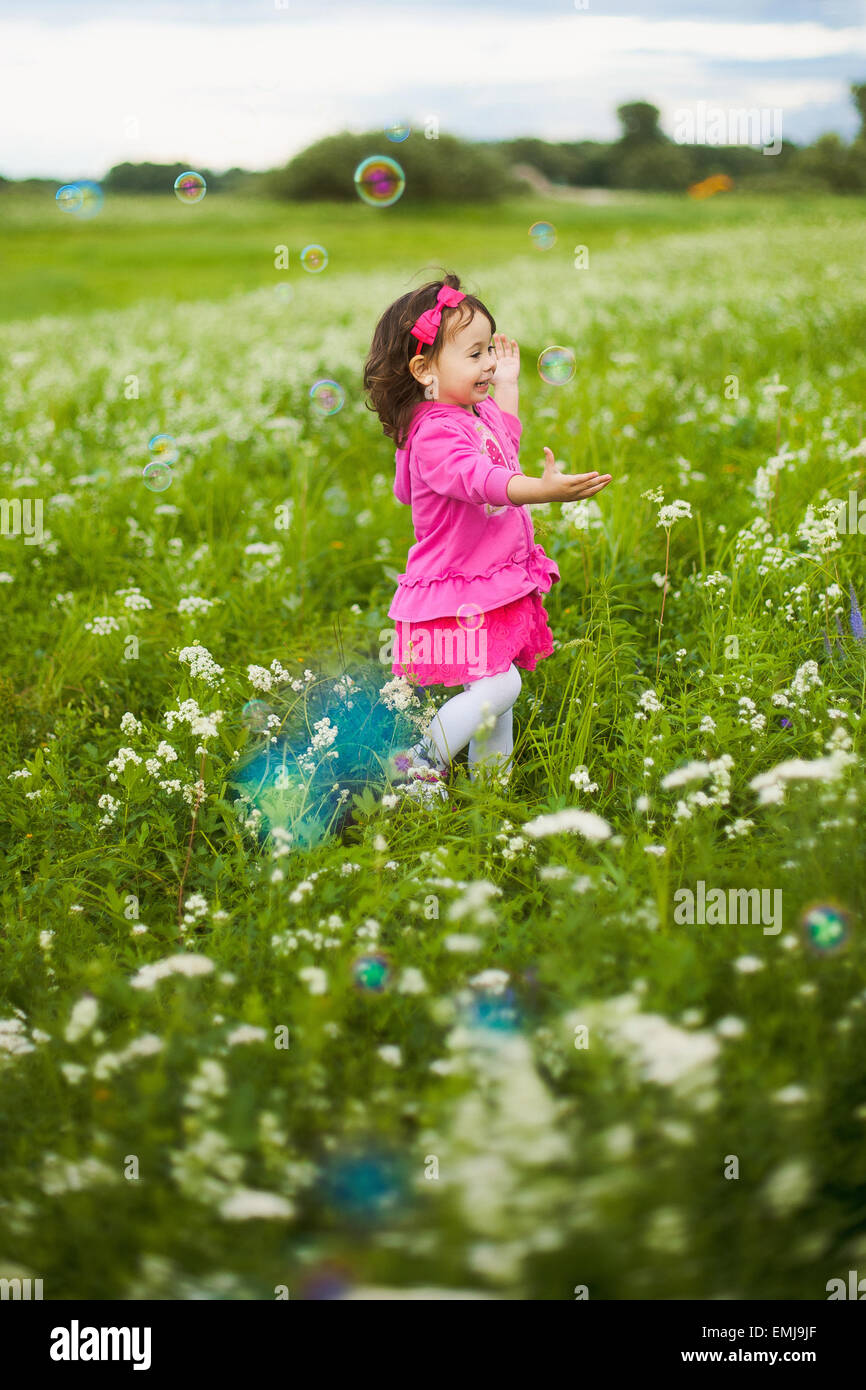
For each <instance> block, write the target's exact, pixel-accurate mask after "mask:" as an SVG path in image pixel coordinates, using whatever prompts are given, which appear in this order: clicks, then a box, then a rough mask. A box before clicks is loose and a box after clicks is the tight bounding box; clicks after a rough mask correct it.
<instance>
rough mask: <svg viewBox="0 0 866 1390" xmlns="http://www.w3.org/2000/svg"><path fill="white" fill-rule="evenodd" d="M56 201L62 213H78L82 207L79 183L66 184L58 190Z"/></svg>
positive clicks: (55, 196)
mask: <svg viewBox="0 0 866 1390" xmlns="http://www.w3.org/2000/svg"><path fill="white" fill-rule="evenodd" d="M54 199H55V201H56V203H57V206H58V207H59V209H60V211H61V212H77V211H78V209H79V208H80V207H81V201H82V200H81V189H80V188H79V187H78V184H77V183H65V184H64V185H63V187H62V188H58V190H57V192H56V193H55V195H54Z"/></svg>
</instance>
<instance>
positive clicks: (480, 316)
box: [364, 274, 611, 780]
mask: <svg viewBox="0 0 866 1390" xmlns="http://www.w3.org/2000/svg"><path fill="white" fill-rule="evenodd" d="M459 285H460V281H459V279H458V277H457V276H456V275H448V274H446V276H445V278H444V280H437V281H433V282H432V283H430V284H427V285H424V286H422V287H421V289H418V290H413V291H412V292H410V293H409V294H404V295H402V296H401V298H400V299H397V300H395V302H394V303H393V304H392V305H390V307H389V308H387V309H386V310H385V312H384V314H383V315H382V317H381V318H380V320H379V322H378V324H377V325H376V331H375V333H374V335H373V342H372V346H371V348H370V353H369V356H368V358H367V362H366V364H365V368H364V386H365V388H366V390H367V392H368V394H369V397H370V401H371V403H372V404H371V405H370V406H369V407H368V408H370V409H373V410H375V412H376V414H377V415H378V416H379V419H380V420H381V422H382V428H383V430H384V432H385V434H386V435H388V436H389V437H390V438H392V439H394V440H395V442H396V444H397V452H396V456H395V459H396V466H397V474H396V481H395V484H394V493H395V495H396V497H397V498H398V499H399V501H401V502H403V503H405V504H407V505H410V504H411V507H412V525H413V528H414V531H415V542H416V543H415V545H413V546H412V547H411V549H410V551H409V557H408V560H407V564H406V573H405V574H403V575H401V576H400V578H399V581H398V586H397V593H396V595H395V597H394V600H393V602H392V604H391V606H390V608H389V610H388V616H389V617H390V618H394V619H395V620H396V623H397V629H396V633H395V636H396V643H397V645H396V653H397V655H396V659H395V660H394V662H393V664H392V667H391V669H392V671H393V672H394V673H395V674H398V675H404V676H405V677H406V678H407V680H409V681H410V683H412V684H413V685H421V686H427V685H432V684H434V683H435V684H440V685H445V686H462V690H461V692H460V693H459V694H457V695H454V696H453V697H452V698H451V699H450V700H448V701H446V703H445V704H444V705H442V706H441V708H440V709H439V710H438V712H437V714H436V715H435V717H434V719H433V721H432V723H431V725H430V728H429V731H428V733H427V734H426V735H425V736H424V738H423V739H421V741H420V742H419V743H417V744H416V745H415V746H414V748H411V749H410V750H409V752H408V753H404V754H399V755H398V756H397V757H396V758H394V759H393V760H392V765H393V766H392V769H391V770H392V771H393V772H395V773H396V774H402V775H403V776H415V777H417V776H418V775H421V776H423V777H424V778H425V780H441V779H442V777H443V774H444V773H445V772H446V771H447V769H448V767H449V765H450V763H451V761H452V759H453V758H454V756H455V754H457V753H459V752H460V750H461V749H462V748H465V747H466V745H467V743H468V744H469V754H468V757H469V775H470V777H473V778H474V776H475V773H476V770H477V768H478V767H479V765H480V764H481V763H482V762H485V763H488V764H489V765H494V764H496V765H498V766H499V767H500V769H503V767H504V764H506V763H507V762H508V760H509V757H510V755H511V752H512V750H513V747H514V742H513V734H512V719H511V714H512V707H513V705H514V702H515V700H516V699H517V697H518V695H519V694H520V689H521V679H520V672H519V671H518V669H517V668H518V667H522V668H523V669H524V670H528V671H533V670H534V669H535V663H536V660H537V659H538V658H539V657H545V656H550V655H551V653H552V652H553V636H552V633H551V631H550V627H549V626H548V622H547V614H546V612H545V610H544V604H543V602H542V597H541V596H542V594H544V593H547V592H548V590H549V589H550V588H551V586H552V585H553V584H555V583H557V582H558V580H559V577H560V576H559V570H558V568H557V566H556V563H555V562H554V561H553V560H551V559H550V558H549V556H547V555H546V554H545V553H544V550H543V548H542V547H541V546H540V545H538V544H536V542H535V538H534V532H533V528H532V521H531V519H530V515H529V511H528V510H527V508H526V506H525V505H524V504H525V503H527V502H571V501H575V500H576V499H577V498H580V497H591V496H593V494H594V493H596V492H600V491H601V489H602V488H604V487H607V485H608V483H609V482H610V481H611V475H610V474H603V475H599V474H598V473H579V474H573V475H566V474H563V473H560V472H559V471H558V468H557V465H556V461H555V459H554V456H553V453H552V451H551V450H550V449H547V448H546V449H545V450H544V453H545V463H544V473H543V477H541V478H527V477H525V476H524V474H523V473H522V472H521V468H520V463H519V461H518V456H517V451H518V446H519V442H520V435H521V430H522V425H521V422H520V420H519V418H518V414H517V408H518V403H517V378H518V374H519V372H520V353H519V350H518V346H517V343H516V342H515V341H514V339H511V340H509V339H508V338H507V337H505V336H504V335H503V334H501V333H497V332H496V323H495V320H494V318H493V315H492V314H491V313H490V311H489V309H487V308H486V307H485V305H484V304H482V302H481V300H480V299H476V297H475V296H474V295H471V294H464V293H463V292H462V291H461V290H460V288H459ZM494 378H495V382H496V400H493V399H492V398H491V396H490V386H491V383H492V382H493V381H494Z"/></svg>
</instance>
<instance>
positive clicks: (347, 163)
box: [266, 130, 521, 203]
mask: <svg viewBox="0 0 866 1390" xmlns="http://www.w3.org/2000/svg"><path fill="white" fill-rule="evenodd" d="M376 154H380V155H388V156H389V157H390V158H392V159H395V160H396V161H397V163H398V164H399V165H400V167H401V168H402V170H403V172H404V173H405V175H406V187H407V191H408V192H410V193H411V196H412V198H413V200H419V199H420V200H427V199H429V200H442V201H448V202H450V203H474V202H477V203H481V202H492V201H495V200H496V199H498V198H502V197H504V196H507V195H509V194H512V193H516V192H519V191H520V189H521V185H520V184H519V183H518V182H517V180H516V179H515V178H514V176H513V175H512V174H511V172H510V170H509V167H508V163H507V161H506V160H505V159H504V158H503V156H502V155H501V154H500V153H499V152H498V150H496V149H495V148H494V147H492V146H491V147H487V146H484V145H478V144H470V143H469V142H468V141H465V140H459V139H458V138H457V137H456V136H454V135H442V136H440V137H439V139H438V140H427V139H425V138H424V135H423V134H421V133H419V132H417V131H413V132H412V134H411V135H410V136H409V138H408V139H407V140H406V141H405V142H403V143H402V144H396V143H392V142H391V141H389V140H388V139H387V138H386V136H385V135H384V133H383V132H382V131H380V130H376V131H370V132H367V133H366V134H363V135H353V134H352V133H351V132H349V131H343V132H341V133H340V134H339V135H330V136H327V137H326V138H325V139H324V140H318V141H317V142H316V143H315V144H314V145H310V146H309V148H308V149H306V150H302V151H301V153H300V154H298V155H295V157H294V159H292V160H290V161H289V163H288V164H287V165H286V166H285V168H283V169H275V170H273V171H272V172H271V173H270V174H269V175H268V176H267V179H266V187H267V191H268V192H269V193H270V194H271V196H272V197H275V198H285V199H292V200H294V201H322V200H324V201H334V202H351V201H353V200H354V199H355V198H357V196H358V195H357V193H356V191H355V182H354V175H355V170H356V169H357V167H358V165H359V164H360V163H361V161H362V160H363V159H367V158H369V157H370V156H371V155H376Z"/></svg>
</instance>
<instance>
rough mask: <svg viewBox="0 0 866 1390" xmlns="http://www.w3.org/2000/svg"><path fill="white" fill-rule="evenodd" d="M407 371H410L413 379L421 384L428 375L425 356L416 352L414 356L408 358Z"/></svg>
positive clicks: (428, 370)
mask: <svg viewBox="0 0 866 1390" xmlns="http://www.w3.org/2000/svg"><path fill="white" fill-rule="evenodd" d="M409 371H410V372H411V373H412V375H413V376H414V378H415V380H416V381H420V382H421V385H422V386H423V384H424V381H425V379H426V378H427V377H429V375H430V369H429V367H428V365H427V358H426V357H424V356H422V354H421V353H420V352H417V353H416V354H415V356H414V357H413V358H411V359H410V362H409Z"/></svg>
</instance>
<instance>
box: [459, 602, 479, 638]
mask: <svg viewBox="0 0 866 1390" xmlns="http://www.w3.org/2000/svg"><path fill="white" fill-rule="evenodd" d="M457 622H458V623H459V625H460V627H462V628H463V629H464V630H465V631H466V632H475V631H476V630H477V629H478V628H479V627H481V626H483V623H484V610H483V609H482V608H479V606H478V604H477V603H461V605H460V607H459V608H458V609H457Z"/></svg>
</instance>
